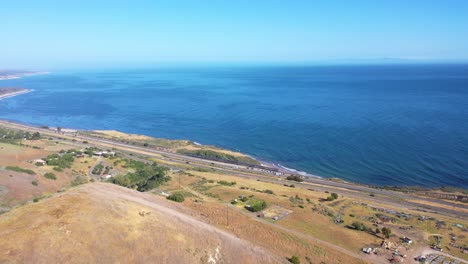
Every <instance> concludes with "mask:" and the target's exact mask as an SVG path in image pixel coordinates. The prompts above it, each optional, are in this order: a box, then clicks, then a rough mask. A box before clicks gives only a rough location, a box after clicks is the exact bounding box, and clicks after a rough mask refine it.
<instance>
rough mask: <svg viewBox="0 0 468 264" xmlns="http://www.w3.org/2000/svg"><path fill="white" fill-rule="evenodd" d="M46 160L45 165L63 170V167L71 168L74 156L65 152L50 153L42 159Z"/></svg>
mask: <svg viewBox="0 0 468 264" xmlns="http://www.w3.org/2000/svg"><path fill="white" fill-rule="evenodd" d="M44 160H45V161H46V162H47V165H50V166H54V167H55V168H57V171H60V170H63V169H65V168H71V166H72V164H73V161H74V160H75V157H74V155H73V154H72V153H65V154H63V155H59V154H56V153H54V154H51V155H49V156H47V158H45V159H44Z"/></svg>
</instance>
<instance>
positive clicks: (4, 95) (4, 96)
mask: <svg viewBox="0 0 468 264" xmlns="http://www.w3.org/2000/svg"><path fill="white" fill-rule="evenodd" d="M32 91H33V90H28V89H25V90H21V91H17V92H12V93H6V94H2V95H0V100H3V99H6V98H10V97H14V96H18V95H21V94H27V93H30V92H32Z"/></svg>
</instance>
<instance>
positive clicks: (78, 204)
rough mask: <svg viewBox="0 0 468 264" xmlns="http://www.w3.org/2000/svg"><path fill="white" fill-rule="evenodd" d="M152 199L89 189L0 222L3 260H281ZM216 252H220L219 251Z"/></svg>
mask: <svg viewBox="0 0 468 264" xmlns="http://www.w3.org/2000/svg"><path fill="white" fill-rule="evenodd" d="M174 207H180V206H179V205H176V204H173V203H171V202H169V201H167V200H165V199H161V198H158V197H155V196H153V195H151V194H143V193H138V192H136V191H132V190H128V189H124V188H122V187H118V186H114V185H110V184H101V183H95V184H86V185H82V186H80V187H79V188H75V189H71V190H69V191H68V192H66V193H63V194H60V195H57V196H56V197H53V198H49V199H47V200H43V201H40V202H38V203H34V204H29V205H26V206H23V207H21V208H18V209H15V210H13V211H10V212H8V213H6V214H4V215H2V216H1V217H0V230H2V231H1V235H2V239H1V240H0V262H2V263H3V262H21V263H24V262H34V263H116V262H118V263H207V262H208V260H210V259H214V260H216V263H281V262H284V260H285V259H284V258H283V257H282V256H278V255H275V254H273V253H272V252H270V251H267V250H265V249H262V248H260V247H258V246H254V245H252V244H251V243H249V242H246V241H244V240H241V239H239V238H237V237H235V236H233V235H231V234H229V233H226V232H224V231H222V230H219V229H217V228H215V227H213V226H210V225H208V224H206V223H204V222H202V221H199V220H197V219H195V218H193V217H191V216H189V215H186V214H183V213H180V212H179V211H177V210H174ZM217 252H218V253H217Z"/></svg>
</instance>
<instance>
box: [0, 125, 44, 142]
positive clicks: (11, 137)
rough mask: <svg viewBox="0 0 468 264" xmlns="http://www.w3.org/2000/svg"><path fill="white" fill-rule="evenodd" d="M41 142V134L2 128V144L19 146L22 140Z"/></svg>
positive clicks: (0, 137) (0, 138)
mask: <svg viewBox="0 0 468 264" xmlns="http://www.w3.org/2000/svg"><path fill="white" fill-rule="evenodd" d="M24 139H26V140H39V139H41V134H40V133H39V132H34V133H30V132H25V131H20V130H12V129H6V128H1V127H0V142H4V143H12V144H18V143H19V142H20V141H21V140H24Z"/></svg>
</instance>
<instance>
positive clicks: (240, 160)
mask: <svg viewBox="0 0 468 264" xmlns="http://www.w3.org/2000/svg"><path fill="white" fill-rule="evenodd" d="M177 153H179V154H183V155H187V156H193V157H197V158H202V159H208V160H215V161H221V162H229V163H236V164H250V165H258V164H259V162H258V161H256V160H255V159H252V158H251V157H248V156H235V155H231V154H228V153H223V152H219V151H214V150H210V149H195V150H188V149H179V150H177Z"/></svg>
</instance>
